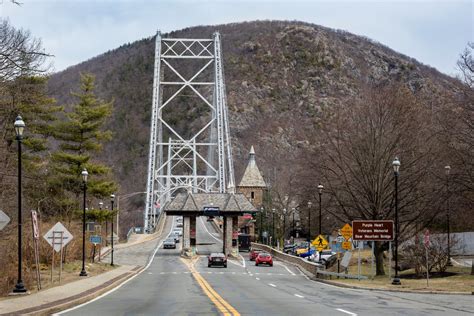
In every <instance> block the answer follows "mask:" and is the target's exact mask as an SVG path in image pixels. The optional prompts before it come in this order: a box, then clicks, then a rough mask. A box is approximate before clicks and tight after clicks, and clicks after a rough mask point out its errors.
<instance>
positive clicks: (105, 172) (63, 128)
mask: <svg viewBox="0 0 474 316" xmlns="http://www.w3.org/2000/svg"><path fill="white" fill-rule="evenodd" d="M72 95H73V96H74V97H76V98H77V100H78V102H77V104H74V105H73V108H72V112H69V113H67V114H66V120H63V121H61V122H60V123H58V124H57V125H56V126H55V137H56V138H57V139H58V140H59V141H60V144H59V150H58V151H57V152H55V153H53V155H52V157H53V162H54V167H53V169H52V170H53V172H54V177H53V178H52V179H51V182H50V184H51V188H52V189H53V191H54V192H55V193H56V194H57V199H56V200H57V204H58V205H57V206H58V208H59V209H61V212H62V215H65V216H66V217H67V218H68V219H69V220H71V219H72V215H73V211H74V210H77V209H78V208H79V200H80V199H79V196H80V193H81V192H82V178H81V172H82V170H83V169H84V168H86V169H87V171H88V173H89V178H88V182H87V191H88V193H89V196H94V197H96V198H103V197H106V196H109V195H110V194H111V193H112V192H114V191H115V190H116V189H117V185H116V184H115V182H114V181H113V180H111V177H110V168H108V167H107V166H106V165H104V164H101V163H99V162H97V161H94V155H95V154H97V153H98V152H100V151H101V150H102V144H103V142H105V141H107V140H110V139H111V136H112V135H111V132H110V131H108V130H104V129H103V127H104V124H105V121H106V119H107V118H108V117H109V116H110V115H111V113H112V101H111V102H104V101H102V100H100V99H99V98H97V96H96V95H95V94H94V76H93V75H91V74H84V75H82V74H81V86H80V92H78V93H72Z"/></svg>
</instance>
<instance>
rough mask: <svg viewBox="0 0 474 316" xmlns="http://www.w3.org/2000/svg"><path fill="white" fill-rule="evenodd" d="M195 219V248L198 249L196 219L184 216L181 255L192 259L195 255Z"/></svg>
mask: <svg viewBox="0 0 474 316" xmlns="http://www.w3.org/2000/svg"><path fill="white" fill-rule="evenodd" d="M193 219H194V247H196V217H195V216H193V217H191V216H183V246H182V249H181V255H183V256H187V257H191V256H193V255H194V251H193V245H192V238H191V237H192V231H193V227H192V224H193Z"/></svg>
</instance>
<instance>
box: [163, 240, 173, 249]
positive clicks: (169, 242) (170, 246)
mask: <svg viewBox="0 0 474 316" xmlns="http://www.w3.org/2000/svg"><path fill="white" fill-rule="evenodd" d="M163 248H164V249H176V242H175V241H174V238H168V239H166V240H165V241H164V242H163Z"/></svg>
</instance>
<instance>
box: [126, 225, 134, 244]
mask: <svg viewBox="0 0 474 316" xmlns="http://www.w3.org/2000/svg"><path fill="white" fill-rule="evenodd" d="M134 230H135V227H131V228H130V229H129V230H128V233H127V241H128V239H129V238H130V235H131V234H132V233H133V231H134Z"/></svg>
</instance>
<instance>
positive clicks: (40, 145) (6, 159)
mask: <svg viewBox="0 0 474 316" xmlns="http://www.w3.org/2000/svg"><path fill="white" fill-rule="evenodd" d="M46 84H47V78H45V77H39V76H21V77H17V78H15V79H14V80H12V81H9V82H3V83H2V84H1V89H0V96H1V98H0V100H1V101H0V117H1V118H2V119H1V120H0V126H1V127H2V130H3V131H4V132H3V140H4V141H3V142H2V143H1V145H0V152H2V153H3V154H2V159H0V160H1V164H2V170H3V171H4V175H7V177H3V176H2V177H1V178H0V187H1V188H2V192H6V190H8V189H9V188H8V187H11V183H10V181H12V180H13V179H14V176H13V177H12V176H9V177H8V175H15V168H16V159H17V157H16V141H15V132H14V129H13V122H14V121H15V118H16V116H17V115H18V114H20V115H21V116H22V118H23V120H24V121H25V123H26V129H25V133H24V136H23V157H22V161H23V172H24V180H23V185H24V186H25V188H24V189H25V190H24V193H25V195H24V197H25V202H26V203H29V204H30V205H31V206H32V207H34V206H36V205H37V203H38V201H39V200H40V199H42V200H44V197H45V193H46V192H45V190H44V189H45V186H44V185H40V183H41V182H44V181H45V180H46V173H47V170H48V161H49V155H48V149H49V147H50V143H49V139H50V138H51V136H52V125H54V122H55V121H56V117H57V113H58V112H59V111H61V109H62V108H61V107H60V106H57V104H56V101H55V100H54V99H53V98H51V97H48V96H47V87H46ZM9 183H10V185H9ZM6 196H14V194H13V195H12V194H7V195H6Z"/></svg>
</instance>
